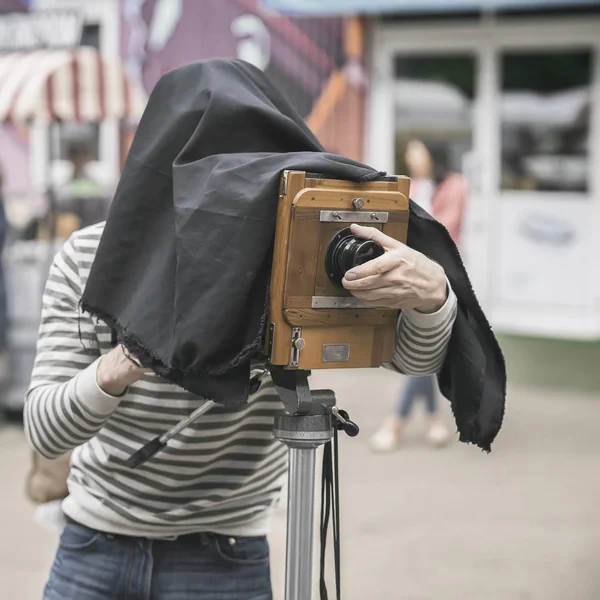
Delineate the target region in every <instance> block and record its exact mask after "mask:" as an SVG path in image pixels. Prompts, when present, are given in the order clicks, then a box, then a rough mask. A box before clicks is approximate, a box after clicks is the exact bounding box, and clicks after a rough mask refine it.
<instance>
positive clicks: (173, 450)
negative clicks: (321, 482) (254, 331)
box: [24, 224, 456, 537]
mask: <svg viewBox="0 0 600 600" xmlns="http://www.w3.org/2000/svg"><path fill="white" fill-rule="evenodd" d="M102 231H103V224H99V225H94V226H92V227H89V228H87V229H83V230H82V231H79V232H77V233H75V234H74V235H73V236H72V237H71V238H70V239H69V241H68V242H66V243H65V245H64V247H63V249H62V251H61V252H60V253H59V254H58V255H57V256H56V258H55V260H54V262H53V265H52V267H51V270H50V273H49V277H48V282H47V285H46V289H45V292H44V298H43V309H42V318H41V324H40V330H39V339H38V347H37V357H36V361H35V366H34V369H33V373H32V378H31V384H30V387H29V390H28V393H27V398H26V403H25V411H24V418H25V431H26V434H27V436H28V439H29V441H30V443H31V445H32V446H33V448H34V449H35V450H36V451H38V452H39V453H41V454H42V455H44V456H46V457H49V458H52V457H58V456H60V455H61V454H64V453H66V452H68V451H69V450H72V449H74V452H73V455H72V459H71V471H70V476H69V481H68V486H69V496H68V497H67V498H66V499H65V500H64V502H63V510H64V512H65V514H67V515H68V516H69V517H71V518H72V519H74V520H76V521H78V522H80V523H82V524H84V525H86V526H88V527H91V528H94V529H97V530H101V531H105V532H109V533H121V534H126V535H137V536H144V537H170V536H174V535H181V534H184V533H191V532H197V531H212V532H215V533H221V534H225V535H263V534H265V533H266V532H267V530H268V524H269V516H270V513H271V510H272V507H273V505H274V503H275V502H276V500H277V498H278V495H279V492H280V490H281V488H282V484H283V482H284V481H283V477H284V475H285V473H286V469H287V449H286V447H285V446H284V445H282V444H281V443H279V442H277V441H275V440H274V439H273V435H272V427H273V418H274V416H275V415H276V414H278V413H279V412H280V411H281V410H282V406H281V403H280V401H279V398H278V396H277V393H276V392H275V389H274V386H273V383H272V381H271V380H270V379H266V380H264V381H263V385H262V386H261V388H260V390H259V391H258V392H257V393H255V394H254V395H253V396H251V397H250V399H249V402H248V404H247V405H245V406H243V407H242V408H239V409H237V410H234V411H231V410H225V409H223V408H220V407H219V406H216V407H214V408H212V409H211V410H210V411H209V412H208V413H207V414H205V415H204V416H203V417H202V418H201V419H200V420H199V421H197V422H196V423H194V424H192V425H190V426H189V427H187V428H186V429H184V430H183V431H181V432H180V433H179V434H178V435H177V436H176V437H175V438H174V439H172V440H171V441H170V442H169V443H168V445H167V447H166V448H165V449H164V450H162V451H161V452H160V453H159V454H157V455H156V456H155V457H154V458H152V459H151V460H149V461H148V462H147V463H145V464H144V465H142V466H140V467H138V468H137V469H135V470H131V469H129V468H128V467H127V466H126V465H125V461H126V459H127V458H128V457H129V456H130V455H131V454H132V453H133V452H134V451H136V450H137V449H138V448H140V446H142V445H143V444H145V443H146V442H148V441H149V440H151V439H152V438H154V437H155V436H157V435H159V434H161V433H164V432H165V431H166V430H167V429H168V428H170V427H171V426H172V425H174V424H175V423H177V422H179V421H180V420H181V419H182V418H184V417H186V416H188V415H189V414H190V413H191V412H192V411H193V410H194V409H195V408H197V406H198V403H199V400H200V399H199V398H198V397H197V396H194V395H193V394H190V393H188V392H186V391H184V390H182V389H181V388H178V387H176V386H174V385H173V384H170V383H168V382H166V381H164V380H162V379H160V378H159V377H157V376H155V375H147V376H144V377H143V378H142V379H141V380H140V381H139V382H138V383H136V384H135V385H133V386H131V387H130V388H129V390H128V392H127V393H126V394H125V395H124V396H123V397H120V398H115V397H112V396H109V395H108V394H106V393H104V392H103V391H102V390H101V389H100V388H99V386H98V385H97V383H96V369H97V366H98V362H99V360H100V357H101V356H102V354H105V353H106V352H108V351H110V349H111V335H110V331H109V329H108V327H106V326H105V325H104V324H103V323H101V322H99V321H97V320H95V319H93V318H92V317H90V316H89V315H87V314H83V313H81V311H80V309H79V301H80V298H81V295H82V292H83V290H84V287H85V284H86V280H87V277H88V275H89V272H90V267H91V264H92V261H93V259H94V254H95V252H96V249H97V247H98V242H99V240H100V237H101V235H102ZM115 268H118V265H117V266H116V267H115ZM455 314H456V298H455V296H454V294H453V293H452V292H450V297H449V299H448V301H447V302H446V304H445V306H444V307H443V308H442V309H441V310H440V311H438V312H437V313H435V314H427V315H426V314H421V313H417V312H415V311H405V312H404V314H403V315H402V316H401V318H400V319H399V324H398V330H397V341H396V350H395V356H394V365H395V367H396V368H397V369H398V370H400V371H401V372H403V373H408V374H426V373H433V372H436V371H437V370H438V369H439V368H440V366H441V364H442V361H443V359H444V355H445V352H446V348H447V345H448V339H449V336H450V332H451V329H452V324H453V322H454V318H455Z"/></svg>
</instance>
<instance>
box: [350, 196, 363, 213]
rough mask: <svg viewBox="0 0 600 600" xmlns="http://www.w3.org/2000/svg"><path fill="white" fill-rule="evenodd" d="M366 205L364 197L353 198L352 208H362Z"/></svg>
mask: <svg viewBox="0 0 600 600" xmlns="http://www.w3.org/2000/svg"><path fill="white" fill-rule="evenodd" d="M364 205H365V201H364V200H363V199H362V198H353V200H352V208H353V209H354V210H360V209H361V208H362V207H363V206H364Z"/></svg>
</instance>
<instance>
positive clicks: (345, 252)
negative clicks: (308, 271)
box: [325, 228, 384, 287]
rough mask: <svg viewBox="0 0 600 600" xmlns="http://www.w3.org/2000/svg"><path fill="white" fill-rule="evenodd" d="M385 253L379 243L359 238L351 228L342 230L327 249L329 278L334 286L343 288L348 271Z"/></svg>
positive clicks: (326, 260)
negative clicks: (343, 280) (343, 281)
mask: <svg viewBox="0 0 600 600" xmlns="http://www.w3.org/2000/svg"><path fill="white" fill-rule="evenodd" d="M383 253H384V250H383V248H382V247H381V245H380V244H378V243H377V242H374V241H373V240H364V239H361V238H357V237H356V236H355V235H354V234H353V233H352V231H351V230H350V228H346V229H342V231H340V232H338V233H337V234H336V235H335V237H334V238H333V239H332V240H331V242H330V243H329V246H328V247H327V253H326V255H325V268H326V270H327V276H328V277H329V279H330V281H331V282H332V283H333V284H334V285H337V286H338V287H343V285H342V279H343V278H344V275H345V274H346V272H347V271H349V270H350V269H352V267H357V266H358V265H363V264H364V263H366V262H368V261H370V260H373V259H374V258H377V257H378V256H381V255H382V254H383Z"/></svg>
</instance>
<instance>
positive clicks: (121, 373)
mask: <svg viewBox="0 0 600 600" xmlns="http://www.w3.org/2000/svg"><path fill="white" fill-rule="evenodd" d="M146 373H152V370H151V369H145V368H143V367H139V366H138V365H136V364H135V362H134V361H133V360H132V359H131V358H129V357H127V356H126V354H125V352H124V351H123V347H122V346H117V347H116V348H113V349H112V350H111V351H110V352H109V353H108V354H105V355H104V356H103V357H102V358H101V359H100V362H99V363H98V370H97V371H96V382H97V383H98V385H99V386H100V389H101V390H102V391H103V392H105V393H107V394H108V395H110V396H122V395H123V394H124V393H125V392H126V391H127V388H128V387H129V386H130V385H132V384H134V383H135V382H136V381H139V380H140V379H141V378H142V377H143V376H144V375H145V374H146Z"/></svg>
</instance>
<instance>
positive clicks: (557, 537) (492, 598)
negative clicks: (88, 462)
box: [0, 370, 600, 600]
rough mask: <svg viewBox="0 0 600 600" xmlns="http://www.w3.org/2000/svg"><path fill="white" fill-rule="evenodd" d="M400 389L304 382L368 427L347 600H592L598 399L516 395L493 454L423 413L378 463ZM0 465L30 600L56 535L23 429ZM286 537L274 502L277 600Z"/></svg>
mask: <svg viewBox="0 0 600 600" xmlns="http://www.w3.org/2000/svg"><path fill="white" fill-rule="evenodd" d="M399 384H400V378H399V377H398V376H397V375H396V374H394V373H391V372H388V371H385V370H377V371H360V372H356V371H355V372H353V373H352V374H351V375H350V376H349V374H347V373H343V372H329V373H324V372H320V373H315V375H314V376H313V378H312V383H311V385H312V387H313V388H317V387H331V388H333V389H334V390H336V392H337V394H338V399H339V405H340V406H341V407H342V408H344V409H346V410H348V412H349V413H350V415H351V418H352V419H353V420H355V421H356V422H358V424H359V425H360V426H361V429H362V433H361V435H359V436H358V437H357V438H354V439H349V438H342V440H341V451H340V452H341V471H342V473H341V485H342V545H343V575H342V577H343V581H344V594H343V598H344V600H370V599H377V600H388V599H389V600H597V599H598V598H600V576H598V563H599V557H600V511H599V510H598V506H599V504H600V476H599V475H598V464H599V458H600V435H599V434H598V424H599V423H600V397H594V396H593V395H591V394H590V395H568V394H565V393H564V392H561V393H555V394H551V393H548V392H544V393H541V392H539V391H535V390H527V389H513V390H511V392H510V394H509V400H508V407H507V417H506V421H505V425H504V428H503V431H502V433H501V434H500V436H499V439H498V440H497V442H496V444H495V445H494V448H493V452H492V453H491V454H489V455H486V454H484V453H482V452H480V451H479V450H477V449H476V448H473V447H468V446H464V445H460V446H459V445H458V444H453V445H452V446H451V447H449V448H446V449H442V450H431V449H429V448H428V447H426V446H425V445H424V444H423V443H422V441H421V437H420V425H421V423H422V421H421V418H420V416H421V415H418V416H419V418H418V419H417V420H416V422H415V423H414V425H413V426H412V427H411V429H410V430H409V431H408V436H407V439H406V441H405V444H404V445H403V447H402V448H401V449H399V450H398V451H397V452H395V453H393V454H391V455H385V456H375V455H372V454H371V453H370V452H369V450H368V437H369V435H370V434H371V433H372V432H373V431H374V429H375V428H376V427H377V425H378V424H379V421H380V419H381V418H382V417H383V416H384V415H385V414H386V412H387V410H388V409H389V408H390V406H391V404H392V401H393V397H394V394H395V392H396V389H397V386H398V385H399ZM444 408H445V409H446V410H445V413H446V416H447V419H448V422H449V423H451V417H450V414H449V411H448V407H447V406H446V405H445V406H444ZM0 456H1V458H2V461H1V464H0V477H1V481H2V490H3V494H2V507H3V511H2V513H1V514H0V531H1V532H2V544H0V590H1V594H0V597H1V598H2V599H3V600H4V599H6V600H30V599H31V600H36V599H37V598H40V591H41V588H42V586H43V583H44V581H45V578H46V574H47V570H48V568H49V565H50V562H51V560H52V555H53V552H54V547H55V543H56V536H55V534H53V533H51V532H47V531H45V530H44V529H42V528H41V527H40V526H39V525H37V524H36V523H35V522H34V521H33V508H32V507H31V506H30V505H29V504H28V503H27V501H26V500H25V499H24V497H23V493H22V490H23V481H24V476H25V472H26V470H27V468H28V449H27V446H26V443H25V440H24V438H23V435H22V433H21V432H20V430H19V429H18V428H15V427H11V428H6V427H5V428H0ZM284 542H285V510H284V506H282V507H281V509H280V510H279V511H278V513H277V515H276V518H275V522H274V524H273V532H272V536H271V544H272V557H273V582H274V587H275V591H276V596H275V597H276V599H277V600H282V598H283V596H282V593H281V590H282V586H283V565H284V554H285V551H284V548H285V544H284ZM330 573H331V574H332V571H331V572H330ZM315 574H316V573H315ZM330 581H331V584H330V597H332V596H333V594H332V592H333V580H332V579H330ZM317 598H318V596H317V595H316V594H315V595H314V597H313V600H317Z"/></svg>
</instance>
